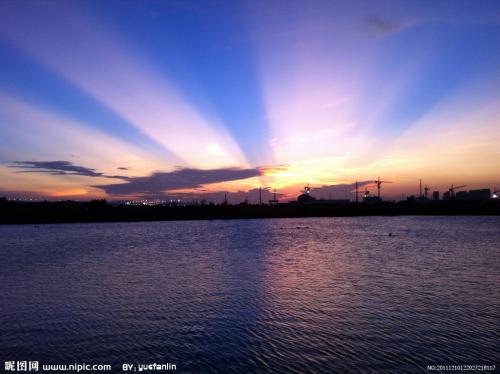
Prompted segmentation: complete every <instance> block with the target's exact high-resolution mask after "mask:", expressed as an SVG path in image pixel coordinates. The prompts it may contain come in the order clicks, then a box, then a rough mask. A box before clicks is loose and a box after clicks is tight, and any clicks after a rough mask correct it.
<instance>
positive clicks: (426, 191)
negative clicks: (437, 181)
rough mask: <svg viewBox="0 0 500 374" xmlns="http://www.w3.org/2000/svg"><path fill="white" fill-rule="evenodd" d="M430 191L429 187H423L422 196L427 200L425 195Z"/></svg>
mask: <svg viewBox="0 0 500 374" xmlns="http://www.w3.org/2000/svg"><path fill="white" fill-rule="evenodd" d="M430 189H431V188H430V187H427V185H425V187H424V196H425V198H426V199H427V195H428V193H429V190H430Z"/></svg>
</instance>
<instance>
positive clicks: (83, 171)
mask: <svg viewBox="0 0 500 374" xmlns="http://www.w3.org/2000/svg"><path fill="white" fill-rule="evenodd" d="M9 167H11V168H18V169H23V172H37V173H48V174H51V175H83V176H86V177H106V176H105V175H104V174H103V173H99V172H97V171H96V170H95V169H91V168H87V167H85V166H79V165H75V164H73V163H71V162H69V161H14V163H13V164H12V165H9ZM112 178H116V177H112Z"/></svg>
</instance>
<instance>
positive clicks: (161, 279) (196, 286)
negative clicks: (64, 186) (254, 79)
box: [0, 217, 500, 373]
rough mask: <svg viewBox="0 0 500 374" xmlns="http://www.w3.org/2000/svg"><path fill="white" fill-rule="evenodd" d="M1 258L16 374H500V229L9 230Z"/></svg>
mask: <svg viewBox="0 0 500 374" xmlns="http://www.w3.org/2000/svg"><path fill="white" fill-rule="evenodd" d="M389 233H392V236H389ZM0 248H1V249H0V251H1V252H0V255H1V259H2V261H1V268H0V359H1V360H2V361H7V360H28V361H29V360H31V361H34V360H37V361H39V362H40V365H41V363H60V364H71V363H75V362H76V363H78V362H85V363H103V364H112V365H113V370H114V371H120V370H121V367H122V364H124V363H135V364H139V363H160V364H161V363H172V364H175V365H176V368H177V372H182V373H221V372H234V373H254V372H255V373H266V372H273V373H305V372H314V373H322V372H324V373H332V372H339V373H345V372H384V373H387V372H425V371H426V370H427V365H458V364H496V368H497V370H498V368H499V365H500V344H499V342H500V217H356V218H301V219H267V220H259V219H256V220H227V221H220V220H219V221H217V220H215V221H185V222H139V223H98V224H57V225H38V226H35V225H13V226H8V225H4V226H0ZM1 364H2V365H3V363H1Z"/></svg>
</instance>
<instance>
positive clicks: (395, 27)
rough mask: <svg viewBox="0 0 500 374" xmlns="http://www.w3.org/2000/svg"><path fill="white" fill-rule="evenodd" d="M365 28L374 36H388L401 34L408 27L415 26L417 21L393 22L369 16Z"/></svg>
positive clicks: (365, 21)
mask: <svg viewBox="0 0 500 374" xmlns="http://www.w3.org/2000/svg"><path fill="white" fill-rule="evenodd" d="M364 23H365V26H367V27H368V30H369V31H370V32H372V33H373V34H374V35H376V36H379V35H386V34H393V33H397V32H400V31H402V30H404V29H406V28H408V27H411V26H413V25H414V24H415V23H416V21H415V20H393V19H389V18H383V17H380V16H368V17H366V18H365V20H364Z"/></svg>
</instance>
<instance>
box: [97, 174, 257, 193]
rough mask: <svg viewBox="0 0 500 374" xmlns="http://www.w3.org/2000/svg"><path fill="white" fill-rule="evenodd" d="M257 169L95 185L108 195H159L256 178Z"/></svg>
mask: <svg viewBox="0 0 500 374" xmlns="http://www.w3.org/2000/svg"><path fill="white" fill-rule="evenodd" d="M261 174H262V172H261V170H260V169H259V168H250V169H240V168H221V169H194V168H183V169H176V170H174V171H171V172H156V173H153V174H152V175H150V176H146V177H128V178H124V179H126V183H120V184H107V185H96V186H93V187H95V188H99V189H102V190H104V191H105V192H106V193H107V194H110V195H133V194H141V195H160V196H164V191H168V190H179V189H187V188H199V187H201V186H203V185H206V184H211V183H220V182H228V181H234V180H240V179H247V178H253V177H258V176H260V175H261Z"/></svg>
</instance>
